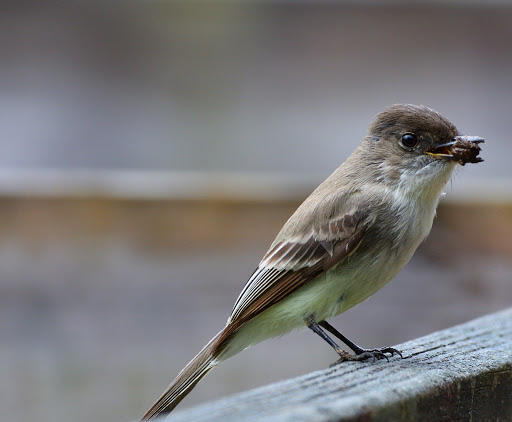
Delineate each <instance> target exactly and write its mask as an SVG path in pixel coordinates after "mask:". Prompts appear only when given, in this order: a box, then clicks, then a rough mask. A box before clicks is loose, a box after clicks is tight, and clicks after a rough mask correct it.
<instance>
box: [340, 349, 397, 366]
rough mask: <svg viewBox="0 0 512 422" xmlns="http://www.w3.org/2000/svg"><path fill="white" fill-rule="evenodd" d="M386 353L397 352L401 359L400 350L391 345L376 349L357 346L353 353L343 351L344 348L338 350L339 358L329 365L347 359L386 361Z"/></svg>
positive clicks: (391, 354)
mask: <svg viewBox="0 0 512 422" xmlns="http://www.w3.org/2000/svg"><path fill="white" fill-rule="evenodd" d="M386 353H389V355H390V356H393V355H395V354H397V355H398V356H400V357H401V358H402V359H403V355H402V352H401V351H400V350H397V349H394V348H393V347H380V348H378V349H362V348H358V349H357V350H356V352H355V354H351V353H348V352H345V351H344V350H340V351H338V355H340V358H339V359H338V360H337V361H336V362H334V363H332V364H331V365H330V367H333V366H335V365H338V364H339V363H341V362H347V361H364V360H368V359H373V360H374V361H375V360H380V359H386V360H387V361H389V358H388V356H387V355H386Z"/></svg>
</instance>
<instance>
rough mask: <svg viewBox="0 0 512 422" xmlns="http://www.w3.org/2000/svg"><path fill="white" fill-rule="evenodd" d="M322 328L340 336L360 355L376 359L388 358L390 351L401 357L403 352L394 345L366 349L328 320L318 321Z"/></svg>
mask: <svg viewBox="0 0 512 422" xmlns="http://www.w3.org/2000/svg"><path fill="white" fill-rule="evenodd" d="M318 325H320V326H321V327H322V328H325V329H326V330H327V331H329V332H330V333H331V334H333V335H334V336H336V337H338V338H339V339H340V340H341V341H342V342H343V343H345V344H346V345H347V346H348V347H350V348H351V349H352V350H353V351H354V353H355V354H356V355H358V356H360V355H365V354H368V355H370V356H373V357H374V358H376V359H382V358H385V359H387V356H386V353H390V354H391V356H393V355H394V354H395V353H396V354H397V355H399V356H400V357H401V358H403V356H402V352H400V350H397V349H394V348H392V347H381V348H379V349H364V348H362V347H359V346H358V345H357V344H355V343H353V342H351V341H350V340H349V339H348V338H346V337H345V336H344V335H343V334H341V333H340V332H339V331H338V330H337V329H336V328H334V327H333V326H332V325H331V324H329V323H328V322H327V321H320V322H319V323H318Z"/></svg>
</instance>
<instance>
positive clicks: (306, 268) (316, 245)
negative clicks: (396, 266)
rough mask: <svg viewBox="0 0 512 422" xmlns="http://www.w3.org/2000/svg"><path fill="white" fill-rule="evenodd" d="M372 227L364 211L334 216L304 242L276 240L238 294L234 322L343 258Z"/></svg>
mask: <svg viewBox="0 0 512 422" xmlns="http://www.w3.org/2000/svg"><path fill="white" fill-rule="evenodd" d="M367 228H368V221H367V215H366V214H365V213H363V212H361V211H356V212H355V213H354V214H350V215H344V216H342V217H339V218H336V219H332V220H331V221H329V222H328V223H326V224H325V225H323V226H321V227H320V228H319V229H317V230H311V232H310V235H309V237H307V238H305V239H304V240H303V241H295V242H287V241H279V242H276V243H274V244H273V245H272V246H271V248H270V249H269V251H268V252H267V253H266V255H265V256H264V257H263V259H262V261H261V262H260V265H259V266H258V268H257V269H256V271H254V273H253V274H252V276H251V277H250V279H249V281H248V282H247V284H246V286H245V288H244V289H243V291H242V293H241V294H240V296H239V297H238V299H237V301H236V303H235V306H234V308H233V311H232V313H231V316H230V318H229V320H228V322H229V323H230V324H235V325H236V326H240V325H241V324H243V323H244V322H246V321H248V320H249V319H251V318H253V317H254V316H256V315H258V314H259V313H261V312H263V311H264V310H265V309H267V308H269V307H270V306H272V305H274V304H275V303H277V302H279V301H280V300H281V299H283V298H284V297H286V296H288V295H289V294H290V293H292V292H293V291H295V290H297V289H298V288H299V287H301V286H303V285H304V284H306V283H308V282H309V281H311V280H313V279H314V278H316V277H318V276H319V275H321V274H322V273H324V272H325V271H327V270H328V269H330V268H332V267H333V266H335V265H336V264H338V263H340V262H341V261H343V260H344V259H345V258H347V257H348V256H349V255H350V254H351V253H353V252H354V251H355V250H356V248H357V247H358V246H359V244H360V243H361V240H362V239H363V237H364V235H365V233H366V231H367Z"/></svg>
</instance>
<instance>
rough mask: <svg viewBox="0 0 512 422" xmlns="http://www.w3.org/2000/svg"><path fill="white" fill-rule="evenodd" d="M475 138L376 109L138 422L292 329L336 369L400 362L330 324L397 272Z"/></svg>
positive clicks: (407, 107)
mask: <svg viewBox="0 0 512 422" xmlns="http://www.w3.org/2000/svg"><path fill="white" fill-rule="evenodd" d="M482 142H484V140H483V139H482V138H480V137H477V136H463V135H462V134H461V133H459V131H458V130H457V128H456V127H455V126H454V125H453V124H452V123H451V122H450V121H449V120H448V119H446V118H445V117H443V116H442V115H441V114H439V113H438V112H437V111H435V110H433V109H431V108H428V107H425V106H417V105H412V104H395V105H392V106H390V107H387V108H386V109H384V110H383V111H381V112H380V113H378V114H377V115H376V116H375V118H374V119H373V121H372V122H371V124H370V126H369V129H368V132H367V134H366V136H364V137H363V139H362V141H361V143H360V144H359V146H358V147H357V148H356V149H355V150H354V151H353V153H352V154H351V155H350V156H349V157H348V158H347V159H346V161H345V162H343V163H342V164H341V165H340V166H339V167H338V168H337V169H336V170H335V171H334V172H333V173H332V174H331V175H330V176H329V177H328V178H327V179H326V180H325V181H324V182H322V183H321V184H320V185H319V186H318V187H317V188H316V189H315V190H314V191H313V192H312V193H311V195H310V196H309V197H307V199H306V200H305V201H304V202H303V203H302V204H301V205H300V206H299V207H298V208H297V210H296V211H295V212H294V213H293V214H292V216H291V217H290V218H289V219H288V221H287V222H286V223H285V224H284V226H283V227H282V229H281V230H280V231H279V233H278V234H277V236H276V238H275V240H274V241H273V243H272V244H271V245H270V248H269V249H268V251H267V252H266V254H265V255H264V256H263V259H262V260H261V262H260V263H259V265H258V266H257V268H256V270H255V271H254V272H253V274H252V275H251V277H250V278H249V280H248V281H247V283H246V285H245V287H244V288H243V290H242V292H241V293H240V295H239V296H238V299H237V300H236V302H235V304H234V307H233V309H232V311H231V314H230V315H229V318H228V320H227V323H226V325H225V327H224V328H223V329H222V330H221V331H220V332H219V333H218V334H217V335H215V336H214V337H213V338H212V339H211V340H210V341H209V342H208V344H207V345H206V346H205V347H204V348H203V349H202V350H201V351H200V352H199V353H198V354H197V355H196V356H195V357H194V358H193V359H192V360H191V361H190V362H189V363H188V364H187V365H186V366H185V368H184V369H183V370H182V371H181V372H180V373H179V374H178V375H177V377H176V378H175V379H174V380H173V381H172V382H171V384H170V385H169V387H168V388H167V389H166V390H165V391H164V393H163V394H162V395H161V397H160V398H159V399H158V400H157V401H156V402H155V403H154V404H153V405H152V406H151V408H150V409H149V410H148V411H147V412H146V413H145V414H144V416H143V417H142V419H141V421H149V420H151V419H154V418H155V417H157V416H159V415H163V414H167V413H169V412H171V411H172V410H173V409H174V408H175V407H176V405H177V404H178V403H179V402H180V401H181V400H182V399H183V398H184V397H185V396H186V395H187V394H188V393H189V392H190V391H191V390H192V389H193V388H194V386H195V385H196V384H197V383H198V382H199V381H200V380H201V379H202V378H203V377H204V376H205V375H206V374H207V373H208V372H210V371H211V370H212V369H213V368H214V367H216V366H217V365H218V364H219V363H221V362H222V361H224V360H226V359H228V358H230V357H232V356H234V355H236V354H237V353H239V352H241V351H242V350H244V349H247V348H248V347H250V346H252V345H255V344H257V343H259V342H261V341H263V340H265V339H268V338H271V337H277V336H282V335H284V334H286V333H288V332H290V331H292V330H295V329H300V328H304V327H308V328H309V329H311V330H312V331H313V332H314V333H315V334H317V335H318V336H320V337H321V338H322V339H323V340H325V341H326V342H327V343H328V344H329V345H330V346H331V347H332V348H333V349H334V351H335V352H336V353H337V354H338V356H339V359H338V361H337V363H341V362H343V361H348V360H366V359H369V358H373V359H382V358H386V359H388V355H391V356H392V355H394V354H398V355H400V356H402V354H401V352H400V351H398V350H396V349H394V348H392V347H381V348H376V349H366V348H362V347H360V346H358V345H356V344H355V343H353V342H351V341H350V340H349V339H347V338H346V337H345V336H343V335H342V334H341V333H340V332H339V331H338V330H336V329H335V328H334V327H333V326H332V325H330V324H329V323H328V322H327V320H328V319H329V318H332V317H334V316H336V315H339V314H341V313H343V312H345V311H346V310H348V309H350V308H352V307H353V306H355V305H357V304H358V303H360V302H362V301H364V300H365V299H367V298H369V297H370V296H371V295H373V294H374V293H375V292H376V291H378V290H379V289H380V288H382V287H383V286H384V285H385V284H386V283H388V282H389V281H390V280H392V279H393V278H394V277H395V276H396V275H397V274H398V272H399V271H400V270H401V269H402V268H403V267H404V265H405V264H406V263H407V262H408V261H409V260H410V258H411V257H412V255H413V254H414V252H415V251H416V248H417V247H418V245H419V244H420V243H421V242H422V241H423V240H424V239H425V237H426V236H427V235H428V233H429V232H430V230H431V227H432V224H433V220H434V217H435V214H436V208H437V205H438V203H439V199H440V197H441V195H442V193H443V189H444V187H445V185H446V183H447V182H448V181H449V180H450V178H451V177H452V173H453V171H454V169H455V167H456V166H457V165H460V164H462V165H464V164H466V163H468V162H469V163H477V162H480V161H483V160H482V159H481V158H480V157H479V156H478V154H479V152H480V147H479V146H478V144H480V143H482ZM331 335H332V336H334V337H336V338H338V339H339V340H341V341H342V342H343V343H345V344H346V345H347V346H348V347H349V348H350V349H351V350H352V352H353V353H349V352H347V351H345V350H344V349H342V348H341V347H340V346H338V344H337V343H336V342H335V341H334V340H333V339H332V337H331Z"/></svg>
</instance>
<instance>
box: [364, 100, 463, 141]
mask: <svg viewBox="0 0 512 422" xmlns="http://www.w3.org/2000/svg"><path fill="white" fill-rule="evenodd" d="M406 132H410V133H415V134H417V135H420V134H429V135H430V136H431V137H432V138H433V141H434V142H436V141H437V142H445V141H446V140H448V139H451V138H453V137H454V136H457V135H459V132H458V130H457V128H456V127H455V126H454V125H453V124H452V123H451V122H450V121H449V120H448V119H446V118H445V117H444V116H442V115H441V114H439V113H438V112H437V111H435V110H433V109H431V108H428V107H425V106H417V105H412V104H395V105H392V106H390V107H388V108H386V109H385V110H383V111H382V112H380V113H379V114H377V116H376V117H375V119H374V120H373V122H372V124H371V125H370V128H369V131H368V135H369V136H370V137H372V138H373V139H375V140H379V139H381V138H395V137H397V136H401V135H402V134H403V133H406Z"/></svg>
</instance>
